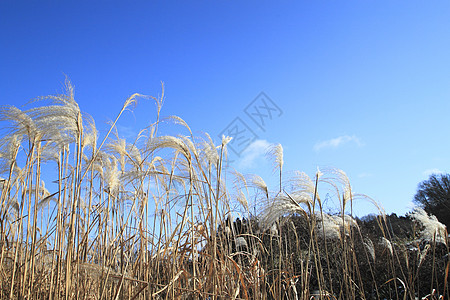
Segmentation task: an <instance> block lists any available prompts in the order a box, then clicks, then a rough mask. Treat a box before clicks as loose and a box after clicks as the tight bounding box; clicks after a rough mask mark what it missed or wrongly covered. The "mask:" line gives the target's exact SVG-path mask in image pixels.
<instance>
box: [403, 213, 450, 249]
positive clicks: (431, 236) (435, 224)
mask: <svg viewBox="0 0 450 300" xmlns="http://www.w3.org/2000/svg"><path fill="white" fill-rule="evenodd" d="M409 216H410V218H412V219H413V220H416V221H418V222H419V223H421V224H422V225H423V227H424V229H423V230H422V232H421V236H422V238H423V239H426V240H429V241H433V240H436V242H438V243H444V244H446V242H447V239H446V230H445V225H444V224H442V223H441V222H439V221H438V219H437V218H436V217H435V216H433V215H428V214H427V213H426V212H425V210H423V209H422V208H420V207H415V208H414V210H413V212H412V213H411V214H410V215H409Z"/></svg>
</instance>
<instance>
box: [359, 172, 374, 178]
mask: <svg viewBox="0 0 450 300" xmlns="http://www.w3.org/2000/svg"><path fill="white" fill-rule="evenodd" d="M367 177H372V174H371V173H360V174H358V178H367Z"/></svg>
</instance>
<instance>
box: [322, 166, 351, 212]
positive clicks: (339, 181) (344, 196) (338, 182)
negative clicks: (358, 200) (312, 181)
mask: <svg viewBox="0 0 450 300" xmlns="http://www.w3.org/2000/svg"><path fill="white" fill-rule="evenodd" d="M320 181H321V182H325V183H328V184H329V185H330V186H332V187H333V189H334V192H335V195H336V197H337V198H338V199H339V200H340V201H339V204H340V206H341V211H342V212H344V211H345V209H346V207H347V203H348V202H349V201H352V200H353V194H352V188H351V185H350V180H349V179H348V176H347V174H346V173H345V172H344V171H342V170H340V169H336V168H329V169H325V172H324V174H323V175H322V176H321V180H320Z"/></svg>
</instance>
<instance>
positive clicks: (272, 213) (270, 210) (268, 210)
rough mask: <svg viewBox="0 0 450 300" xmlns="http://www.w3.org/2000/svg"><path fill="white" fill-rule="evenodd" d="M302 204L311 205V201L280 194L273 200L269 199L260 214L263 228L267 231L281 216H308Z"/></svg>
mask: <svg viewBox="0 0 450 300" xmlns="http://www.w3.org/2000/svg"><path fill="white" fill-rule="evenodd" d="M302 204H306V205H309V201H308V199H306V198H303V197H297V195H289V194H282V193H278V195H276V196H275V197H273V198H270V199H267V200H266V201H265V203H264V206H263V209H262V211H261V213H260V216H259V220H260V224H261V227H262V228H263V229H264V230H266V229H268V228H270V226H271V225H272V224H273V223H274V222H275V221H277V220H278V219H279V218H280V217H281V216H284V215H288V214H299V215H307V212H306V211H305V209H304V206H302Z"/></svg>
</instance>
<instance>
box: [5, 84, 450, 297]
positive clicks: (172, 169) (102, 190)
mask: <svg viewBox="0 0 450 300" xmlns="http://www.w3.org/2000/svg"><path fill="white" fill-rule="evenodd" d="M163 98H164V87H163V92H162V96H161V97H158V98H155V97H147V96H143V95H140V94H134V95H132V96H131V97H129V98H128V99H127V100H126V101H125V103H124V105H123V106H122V108H121V109H120V110H119V113H118V115H117V117H116V119H115V120H114V122H112V123H111V126H110V128H109V130H108V132H107V133H106V135H105V136H103V137H102V138H101V139H100V137H99V134H98V130H97V129H96V125H95V122H94V120H93V119H92V118H91V117H90V116H89V115H88V114H86V113H83V112H82V111H81V110H80V108H79V106H78V104H77V103H76V101H75V98H74V90H73V87H72V85H71V83H70V82H69V81H68V80H67V81H66V90H65V93H63V94H60V95H50V96H46V97H40V98H37V99H36V101H35V102H33V103H32V104H31V105H30V107H31V108H29V109H27V110H20V109H19V108H17V107H14V106H3V107H1V108H0V121H2V122H3V124H7V125H5V126H4V128H3V129H4V130H3V135H2V138H1V140H0V173H1V175H2V176H3V177H2V179H1V181H0V188H1V199H0V205H1V215H0V247H1V248H0V249H1V250H0V273H1V274H0V276H1V288H0V298H1V299H8V298H9V299H25V298H26V299H282V298H283V299H386V298H392V299H415V298H416V297H419V296H424V295H426V294H429V295H428V297H429V299H431V297H435V298H437V297H438V295H442V296H443V297H446V296H447V295H448V285H447V275H448V269H449V263H448V260H447V261H445V260H443V259H442V256H443V254H446V253H448V248H447V235H446V231H445V228H444V227H442V224H440V223H439V222H438V221H437V220H435V219H433V218H432V217H429V216H427V215H426V213H424V212H423V211H416V212H415V213H414V214H413V215H412V217H413V218H414V219H415V220H416V221H417V228H416V229H413V230H412V234H413V236H414V235H415V234H416V235H417V237H419V236H420V235H422V237H423V239H422V240H417V239H416V238H417V237H416V236H414V237H413V238H411V239H410V240H408V241H405V240H399V239H396V237H395V236H394V235H393V232H394V231H393V230H391V228H390V224H389V222H388V221H387V218H386V215H385V214H384V212H383V211H382V210H381V209H380V211H379V215H378V217H377V218H376V231H377V232H378V233H377V235H375V236H374V235H372V236H371V235H370V234H369V233H368V232H365V231H364V230H363V229H362V228H361V226H362V225H361V224H362V223H361V222H360V221H358V220H357V219H356V218H355V217H354V216H353V215H352V205H353V201H355V199H358V198H361V196H359V195H354V194H353V191H352V189H351V186H350V183H349V181H348V178H347V176H346V175H345V173H343V172H342V171H340V170H334V169H330V170H325V171H323V172H321V171H318V172H317V174H316V175H315V176H314V178H312V179H311V178H310V177H308V176H307V175H306V174H304V173H301V172H296V173H294V174H292V175H291V176H287V178H285V177H286V176H285V174H284V172H283V148H282V147H281V145H273V146H272V147H271V148H270V149H268V156H269V158H270V159H272V160H273V161H274V166H275V170H276V171H277V177H278V180H277V181H278V183H277V187H276V188H275V191H274V192H272V191H271V190H270V189H269V188H268V186H267V184H266V183H265V182H264V180H263V179H262V178H261V177H259V176H257V175H252V176H249V175H243V174H241V173H239V172H237V171H234V170H228V169H227V168H226V167H225V165H226V163H225V162H226V160H227V144H228V143H229V142H230V138H228V137H223V138H222V141H220V143H219V144H218V145H216V144H215V143H214V142H213V140H212V139H211V137H210V136H209V135H207V134H206V135H205V136H204V137H197V136H194V135H193V133H192V131H191V129H190V128H189V126H188V125H187V124H186V122H184V121H183V120H182V119H181V118H179V117H175V116H172V117H168V118H162V117H161V115H160V114H161V108H162V103H163ZM138 100H140V101H154V102H155V103H156V107H157V109H156V114H155V120H154V122H153V123H152V124H151V125H150V126H148V127H147V128H145V129H143V130H142V131H141V132H140V133H139V134H138V136H137V137H136V138H135V140H133V141H131V142H130V141H127V140H126V139H123V138H121V137H120V135H119V133H118V132H117V128H116V123H117V122H118V120H119V119H120V117H121V115H122V114H123V113H124V111H126V110H129V109H132V108H133V106H134V105H136V104H137V101H138ZM41 103H42V105H40V104H41ZM162 121H164V123H165V124H167V121H170V122H171V124H173V125H172V126H181V127H182V128H183V130H184V131H185V132H187V133H188V134H187V135H178V136H165V135H160V134H159V132H160V130H159V129H160V126H161V125H162V124H163V122H162ZM47 188H49V189H50V190H47ZM323 193H327V194H329V195H332V199H334V201H335V204H336V205H335V207H337V209H336V210H335V213H334V214H331V213H330V212H329V211H328V210H327V207H326V206H327V205H326V203H325V201H323V199H322V198H321V195H323ZM369 200H370V199H369ZM239 214H241V216H240V218H239V219H234V218H235V217H236V216H237V215H239ZM414 224H416V223H414ZM421 241H422V242H421ZM423 241H425V242H423ZM408 243H409V244H408ZM408 247H409V248H408ZM411 247H412V248H411ZM411 249H412V250H411ZM425 271H426V272H428V273H430V274H431V278H429V279H428V280H426V283H424V282H422V281H423V280H424V279H423V277H424V276H422V272H425ZM428 273H427V274H428ZM433 293H434V294H433Z"/></svg>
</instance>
